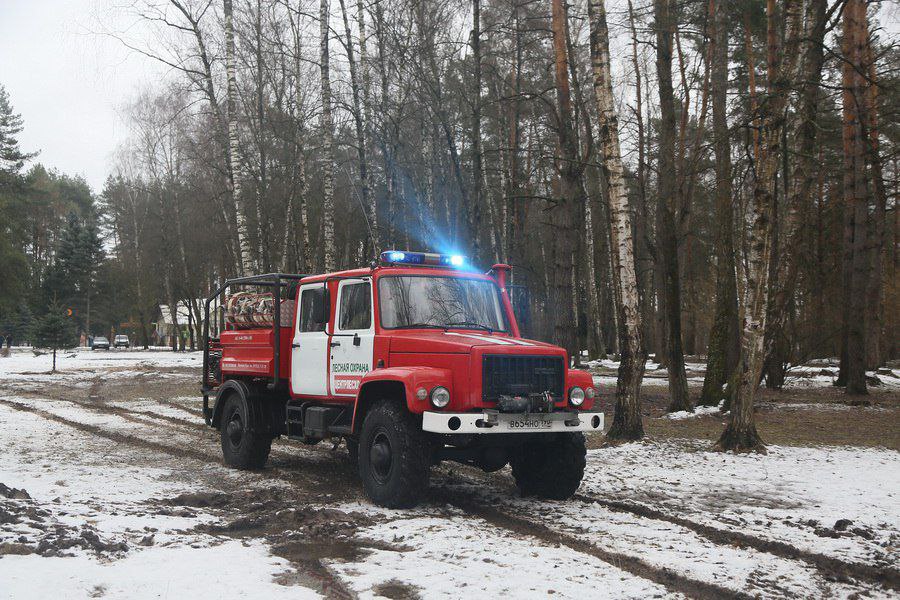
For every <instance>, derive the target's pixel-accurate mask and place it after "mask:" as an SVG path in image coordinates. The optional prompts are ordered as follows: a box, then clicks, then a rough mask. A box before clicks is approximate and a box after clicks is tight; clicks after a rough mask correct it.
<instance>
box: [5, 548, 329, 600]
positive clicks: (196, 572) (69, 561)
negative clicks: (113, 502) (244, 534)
mask: <svg viewBox="0 0 900 600" xmlns="http://www.w3.org/2000/svg"><path fill="white" fill-rule="evenodd" d="M290 570H292V568H291V566H290V563H288V561H286V560H284V559H282V558H278V557H275V556H272V555H270V554H269V552H268V549H267V547H266V546H265V545H264V544H263V543H261V542H251V543H246V544H244V543H241V542H238V541H227V542H225V543H222V544H220V545H217V546H209V547H197V548H194V547H190V546H183V545H182V546H168V547H161V546H154V547H150V548H143V549H141V550H140V551H139V552H134V553H130V554H129V555H127V556H125V557H124V558H121V559H118V560H115V561H111V562H99V561H97V560H96V559H94V558H93V557H90V556H84V555H80V556H75V557H42V556H37V555H26V556H4V557H3V558H2V560H0V580H2V581H3V586H2V589H0V597H4V598H16V599H17V600H30V599H32V598H33V599H35V600H41V599H44V598H56V597H59V598H90V597H102V598H130V599H143V598H147V599H151V598H152V599H158V598H192V599H196V600H206V599H209V600H218V599H220V598H267V599H273V600H278V599H281V598H283V599H285V600H288V599H304V598H320V597H321V596H319V595H318V594H317V593H315V592H313V591H312V590H310V589H307V588H303V587H297V586H283V585H279V584H277V583H276V582H275V581H273V579H274V578H275V577H277V576H278V575H280V574H281V573H283V572H285V571H290Z"/></svg>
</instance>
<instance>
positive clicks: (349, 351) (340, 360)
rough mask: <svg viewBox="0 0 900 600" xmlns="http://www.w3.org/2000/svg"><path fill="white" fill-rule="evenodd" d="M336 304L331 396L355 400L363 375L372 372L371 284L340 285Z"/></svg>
mask: <svg viewBox="0 0 900 600" xmlns="http://www.w3.org/2000/svg"><path fill="white" fill-rule="evenodd" d="M337 302H338V304H337V315H336V317H335V322H334V332H333V333H334V337H332V338H331V394H332V395H333V396H349V397H355V396H356V393H357V392H358V391H359V382H360V380H361V379H362V378H363V375H365V374H366V373H368V372H369V371H371V370H372V360H373V357H374V354H375V325H374V321H373V319H372V283H371V281H369V280H368V279H345V280H343V281H341V282H340V285H339V286H338V297H337Z"/></svg>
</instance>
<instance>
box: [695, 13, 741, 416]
mask: <svg viewBox="0 0 900 600" xmlns="http://www.w3.org/2000/svg"><path fill="white" fill-rule="evenodd" d="M711 2H713V3H714V7H713V10H712V13H713V19H712V27H711V29H712V31H711V36H710V44H711V45H712V49H711V52H710V54H711V56H712V111H713V116H712V118H713V144H714V149H715V155H716V197H715V202H716V204H715V206H716V234H717V240H716V241H717V243H716V307H715V320H714V322H713V328H712V331H711V332H710V340H709V346H708V350H707V360H706V376H705V377H704V379H703V391H702V393H701V395H700V401H699V404H701V405H704V406H716V405H718V404H719V402H721V401H722V400H723V398H724V395H723V388H724V387H725V384H726V383H728V378H729V377H730V376H731V374H732V373H733V372H734V369H735V367H736V366H737V361H738V355H739V353H740V347H741V337H740V324H739V322H738V304H737V280H736V278H735V272H734V269H735V266H734V234H733V229H732V221H733V219H734V209H733V199H732V189H731V142H730V136H729V131H728V105H727V96H728V29H727V27H728V20H727V19H728V14H727V11H726V6H725V2H724V0H711Z"/></svg>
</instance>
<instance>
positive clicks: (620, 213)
mask: <svg viewBox="0 0 900 600" xmlns="http://www.w3.org/2000/svg"><path fill="white" fill-rule="evenodd" d="M588 11H589V13H588V15H589V16H588V19H589V21H590V32H591V65H592V68H593V73H594V93H595V95H596V99H597V114H598V117H597V118H598V124H599V134H600V135H599V146H600V163H601V168H602V169H603V173H604V175H605V177H604V180H605V182H606V186H607V189H606V198H607V202H608V204H609V215H610V230H611V231H610V233H611V238H612V246H613V247H612V248H611V250H612V256H613V265H614V267H615V275H616V276H615V277H614V279H613V287H614V289H615V294H616V296H617V297H618V299H619V303H618V304H619V305H620V306H621V309H620V314H621V319H622V323H623V325H624V326H622V327H620V328H619V340H620V342H619V346H620V352H621V362H620V363H619V377H618V381H617V384H616V410H615V415H614V416H613V425H612V428H611V429H610V431H609V434H608V437H610V438H611V439H623V440H636V439H640V438H642V437H643V436H644V428H643V424H642V423H641V380H642V379H643V376H644V365H645V363H646V354H645V353H644V348H643V344H642V342H641V311H640V306H639V302H638V288H637V275H636V273H635V262H634V247H635V244H634V239H633V238H632V229H631V211H630V209H629V206H628V196H627V194H626V191H625V176H624V168H623V166H622V158H621V150H620V145H619V123H618V120H619V117H618V114H617V113H616V110H615V103H614V100H613V93H612V77H611V75H610V57H609V29H608V27H607V23H606V8H605V6H604V2H603V0H589V2H588Z"/></svg>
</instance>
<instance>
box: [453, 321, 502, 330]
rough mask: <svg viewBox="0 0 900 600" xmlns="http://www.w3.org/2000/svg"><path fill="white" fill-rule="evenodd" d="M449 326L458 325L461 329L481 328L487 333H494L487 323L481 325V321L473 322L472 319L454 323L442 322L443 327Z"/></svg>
mask: <svg viewBox="0 0 900 600" xmlns="http://www.w3.org/2000/svg"><path fill="white" fill-rule="evenodd" d="M450 327H460V328H462V329H483V330H485V331H487V332H488V333H494V330H493V328H491V327H488V326H487V325H482V324H481V323H475V322H474V321H459V322H456V323H445V324H444V329H448V328H450Z"/></svg>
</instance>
